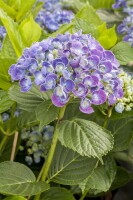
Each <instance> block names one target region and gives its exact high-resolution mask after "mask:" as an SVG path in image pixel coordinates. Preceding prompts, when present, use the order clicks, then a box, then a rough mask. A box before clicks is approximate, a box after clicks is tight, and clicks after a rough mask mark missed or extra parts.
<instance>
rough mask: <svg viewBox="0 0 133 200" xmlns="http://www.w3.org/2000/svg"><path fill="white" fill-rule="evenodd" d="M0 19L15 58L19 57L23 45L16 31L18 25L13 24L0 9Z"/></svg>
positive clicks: (17, 30)
mask: <svg viewBox="0 0 133 200" xmlns="http://www.w3.org/2000/svg"><path fill="white" fill-rule="evenodd" d="M0 19H1V21H2V23H3V24H4V26H5V28H6V31H7V33H8V36H9V38H10V41H11V43H12V45H13V47H14V50H15V52H16V54H17V56H18V57H19V56H21V54H22V51H23V49H24V44H23V42H22V38H21V35H20V32H19V29H18V27H19V26H18V24H17V23H16V22H14V21H13V20H12V19H11V18H10V17H9V16H8V15H7V14H6V13H5V12H4V11H3V10H2V9H0Z"/></svg>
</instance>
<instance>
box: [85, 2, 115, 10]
mask: <svg viewBox="0 0 133 200" xmlns="http://www.w3.org/2000/svg"><path fill="white" fill-rule="evenodd" d="M88 1H89V3H90V4H91V5H92V6H93V7H94V8H96V9H99V8H108V9H109V8H112V4H113V3H114V2H115V0H88Z"/></svg>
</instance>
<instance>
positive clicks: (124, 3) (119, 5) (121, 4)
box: [112, 0, 127, 9]
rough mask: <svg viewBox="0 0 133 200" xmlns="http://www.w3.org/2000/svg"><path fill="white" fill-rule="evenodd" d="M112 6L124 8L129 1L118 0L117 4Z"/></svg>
mask: <svg viewBox="0 0 133 200" xmlns="http://www.w3.org/2000/svg"><path fill="white" fill-rule="evenodd" d="M112 7H113V8H114V9H119V8H123V7H125V8H126V7H127V2H126V0H116V1H115V4H113V5H112Z"/></svg>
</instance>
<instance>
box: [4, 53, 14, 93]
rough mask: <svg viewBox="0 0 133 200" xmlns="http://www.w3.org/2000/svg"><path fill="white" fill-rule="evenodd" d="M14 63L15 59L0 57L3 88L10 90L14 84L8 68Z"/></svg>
mask: <svg viewBox="0 0 133 200" xmlns="http://www.w3.org/2000/svg"><path fill="white" fill-rule="evenodd" d="M13 63H15V60H14V59H11V58H1V57H0V88H1V89H3V90H8V89H9V88H10V87H11V85H12V83H11V80H10V76H9V75H8V69H9V67H10V66H11V65H12V64H13Z"/></svg>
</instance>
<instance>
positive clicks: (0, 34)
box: [0, 26, 6, 49]
mask: <svg viewBox="0 0 133 200" xmlns="http://www.w3.org/2000/svg"><path fill="white" fill-rule="evenodd" d="M5 36H6V29H5V28H4V26H0V49H1V47H2V42H3V40H4V38H5Z"/></svg>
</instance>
